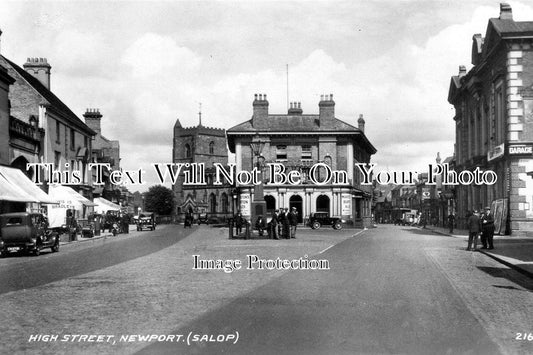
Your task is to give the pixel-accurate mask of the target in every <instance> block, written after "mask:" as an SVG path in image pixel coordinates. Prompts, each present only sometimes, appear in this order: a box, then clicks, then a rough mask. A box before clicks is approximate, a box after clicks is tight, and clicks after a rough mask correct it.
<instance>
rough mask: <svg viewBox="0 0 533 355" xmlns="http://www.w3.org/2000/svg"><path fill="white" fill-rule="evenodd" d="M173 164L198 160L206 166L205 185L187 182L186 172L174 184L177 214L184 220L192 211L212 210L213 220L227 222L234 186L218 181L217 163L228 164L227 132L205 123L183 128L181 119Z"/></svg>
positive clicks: (211, 216) (175, 140) (175, 126)
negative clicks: (215, 179) (214, 164)
mask: <svg viewBox="0 0 533 355" xmlns="http://www.w3.org/2000/svg"><path fill="white" fill-rule="evenodd" d="M172 162H173V163H189V164H192V163H196V164H203V165H204V167H205V174H204V175H205V185H202V184H197V185H187V184H185V185H184V175H183V174H180V176H179V177H178V179H177V181H176V183H175V184H174V185H173V187H172V190H173V191H174V195H175V199H176V215H177V218H178V219H179V220H183V218H184V216H185V214H186V213H188V212H192V213H194V214H198V213H208V214H209V217H210V218H211V219H212V220H218V221H221V222H222V221H225V220H226V219H227V218H229V217H231V215H232V214H233V211H234V203H233V194H232V186H231V185H229V184H227V183H224V184H222V185H215V184H214V169H213V163H218V164H222V165H223V166H226V165H227V164H228V148H227V141H226V131H225V130H224V129H220V128H212V127H205V126H203V125H202V119H201V113H199V123H198V125H197V126H194V127H183V126H182V125H181V123H180V120H179V119H178V120H176V123H175V125H174V139H173V149H172Z"/></svg>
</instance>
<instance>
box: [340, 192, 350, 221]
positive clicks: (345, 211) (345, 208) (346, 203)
mask: <svg viewBox="0 0 533 355" xmlns="http://www.w3.org/2000/svg"><path fill="white" fill-rule="evenodd" d="M351 214H352V196H351V195H348V194H342V215H343V216H346V215H348V216H349V215H351Z"/></svg>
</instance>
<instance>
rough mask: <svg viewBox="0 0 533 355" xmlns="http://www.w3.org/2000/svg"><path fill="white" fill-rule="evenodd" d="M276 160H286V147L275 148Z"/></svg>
mask: <svg viewBox="0 0 533 355" xmlns="http://www.w3.org/2000/svg"><path fill="white" fill-rule="evenodd" d="M276 160H277V161H286V160H287V146H286V145H278V146H276Z"/></svg>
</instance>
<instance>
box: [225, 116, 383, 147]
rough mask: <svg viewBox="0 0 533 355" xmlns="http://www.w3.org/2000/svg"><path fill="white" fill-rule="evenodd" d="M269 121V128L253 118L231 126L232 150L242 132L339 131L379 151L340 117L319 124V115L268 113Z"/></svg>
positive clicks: (358, 130)
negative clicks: (253, 122)
mask: <svg viewBox="0 0 533 355" xmlns="http://www.w3.org/2000/svg"><path fill="white" fill-rule="evenodd" d="M264 119H266V120H267V121H268V124H267V127H268V128H266V129H265V128H260V129H258V128H255V127H254V126H252V119H250V120H248V121H245V122H242V123H240V124H238V125H236V126H233V127H231V128H230V129H228V130H227V131H226V133H227V135H228V145H229V147H230V151H232V152H233V150H234V146H235V142H234V139H233V137H234V136H238V135H240V134H250V133H254V132H268V133H269V134H275V133H288V134H295V135H296V134H300V133H306V132H316V133H318V134H319V133H321V132H324V133H325V132H328V133H332V132H337V133H339V132H340V133H343V132H344V133H346V134H353V135H356V136H357V137H358V138H359V139H360V140H361V141H362V143H363V144H364V145H365V146H366V147H367V148H368V151H369V152H371V154H375V153H376V152H377V150H376V148H374V146H373V145H372V144H371V143H370V141H369V140H368V138H367V137H366V136H365V134H364V132H363V131H361V130H360V129H359V128H357V127H354V126H352V125H350V124H348V123H346V122H344V121H342V120H339V119H338V118H334V119H333V121H331V122H330V123H329V124H328V125H324V124H322V125H320V124H319V122H320V121H319V115H276V114H273V115H270V114H269V115H268V117H266V118H264Z"/></svg>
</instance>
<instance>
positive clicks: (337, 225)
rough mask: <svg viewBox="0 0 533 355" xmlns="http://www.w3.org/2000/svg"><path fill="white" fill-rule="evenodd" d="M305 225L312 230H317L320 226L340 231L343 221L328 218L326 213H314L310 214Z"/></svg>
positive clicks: (338, 218) (336, 218) (337, 218)
mask: <svg viewBox="0 0 533 355" xmlns="http://www.w3.org/2000/svg"><path fill="white" fill-rule="evenodd" d="M307 224H308V225H309V226H310V227H311V228H313V229H318V228H320V227H321V226H332V227H333V229H341V228H342V224H343V220H342V219H341V218H340V217H330V216H329V214H328V213H327V212H315V213H311V216H310V217H309V219H308V221H307Z"/></svg>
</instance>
